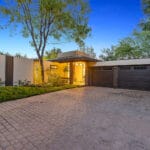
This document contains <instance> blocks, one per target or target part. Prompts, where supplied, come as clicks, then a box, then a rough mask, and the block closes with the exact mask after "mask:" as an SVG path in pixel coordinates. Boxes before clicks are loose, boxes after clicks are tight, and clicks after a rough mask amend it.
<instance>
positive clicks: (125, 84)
mask: <svg viewBox="0 0 150 150" xmlns="http://www.w3.org/2000/svg"><path fill="white" fill-rule="evenodd" d="M118 86H119V87H120V88H129V89H141V90H150V66H121V67H119V74H118Z"/></svg>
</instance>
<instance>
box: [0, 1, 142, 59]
mask: <svg viewBox="0 0 150 150" xmlns="http://www.w3.org/2000/svg"><path fill="white" fill-rule="evenodd" d="M1 1H2V0H0V2H1ZM90 5H91V10H92V12H91V14H90V22H89V25H90V27H91V28H92V36H91V37H89V38H88V39H87V40H86V45H87V46H92V47H94V49H95V52H96V54H97V56H99V54H100V52H101V49H103V48H107V47H110V46H111V45H115V44H117V42H118V41H119V40H120V39H122V38H124V37H126V36H129V35H131V34H132V31H133V29H135V28H136V27H137V24H138V23H139V22H140V20H141V19H142V18H143V12H142V6H141V1H140V0H90ZM0 21H3V20H0ZM49 42H50V44H49V45H48V46H47V48H46V49H47V50H50V49H52V48H53V47H56V48H61V49H62V51H70V50H76V49H78V46H77V44H75V43H70V42H67V41H59V42H58V43H59V44H58V43H57V44H56V43H55V41H49ZM64 42H65V43H64ZM51 43H53V44H51ZM54 43H55V44H54ZM0 51H3V52H9V53H10V54H15V53H21V54H23V55H24V54H27V56H28V57H32V58H35V57H36V54H35V52H34V48H33V47H31V46H30V44H29V39H24V38H23V37H22V36H21V34H20V33H17V34H14V35H13V36H10V29H8V30H3V31H0Z"/></svg>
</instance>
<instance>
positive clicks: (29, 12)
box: [0, 0, 90, 81]
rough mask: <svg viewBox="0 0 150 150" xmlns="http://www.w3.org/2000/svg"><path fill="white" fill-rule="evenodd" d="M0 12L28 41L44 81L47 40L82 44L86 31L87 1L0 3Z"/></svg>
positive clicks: (62, 0)
mask: <svg viewBox="0 0 150 150" xmlns="http://www.w3.org/2000/svg"><path fill="white" fill-rule="evenodd" d="M3 3H4V4H3V5H2V6H0V13H1V14H2V15H3V16H4V17H5V19H7V25H8V24H13V25H14V24H15V25H17V26H18V28H21V31H22V35H23V37H25V38H27V37H29V38H30V39H31V41H30V43H31V46H33V47H34V49H35V51H36V53H37V56H38V58H39V60H40V64H41V75H42V81H44V66H43V55H44V52H45V48H46V46H47V43H48V41H49V40H51V39H57V40H60V39H61V38H66V39H71V40H73V41H75V42H76V43H78V44H80V45H83V44H84V39H85V38H86V37H87V35H88V33H89V32H90V28H89V27H88V14H89V4H88V2H87V0H75V1H74V0H14V1H12V0H3Z"/></svg>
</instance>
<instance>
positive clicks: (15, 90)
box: [0, 85, 77, 103]
mask: <svg viewBox="0 0 150 150" xmlns="http://www.w3.org/2000/svg"><path fill="white" fill-rule="evenodd" d="M75 87H77V86H75V85H64V86H58V87H51V86H39V87H37V86H32V87H27V86H21V87H11V86H10V87H0V103H1V102H5V101H10V100H16V99H21V98H25V97H30V96H34V95H40V94H44V93H49V92H55V91H60V90H64V89H70V88H75Z"/></svg>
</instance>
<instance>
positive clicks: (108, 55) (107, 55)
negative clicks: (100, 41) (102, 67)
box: [99, 46, 117, 61]
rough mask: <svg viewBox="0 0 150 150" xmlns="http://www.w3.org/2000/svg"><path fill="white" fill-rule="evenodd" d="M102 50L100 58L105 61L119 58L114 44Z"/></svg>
mask: <svg viewBox="0 0 150 150" xmlns="http://www.w3.org/2000/svg"><path fill="white" fill-rule="evenodd" d="M101 51H102V54H101V55H100V56H99V58H100V59H102V60H104V61H111V60H116V59H117V58H116V56H115V49H114V46H112V47H111V48H104V49H102V50H101Z"/></svg>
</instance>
